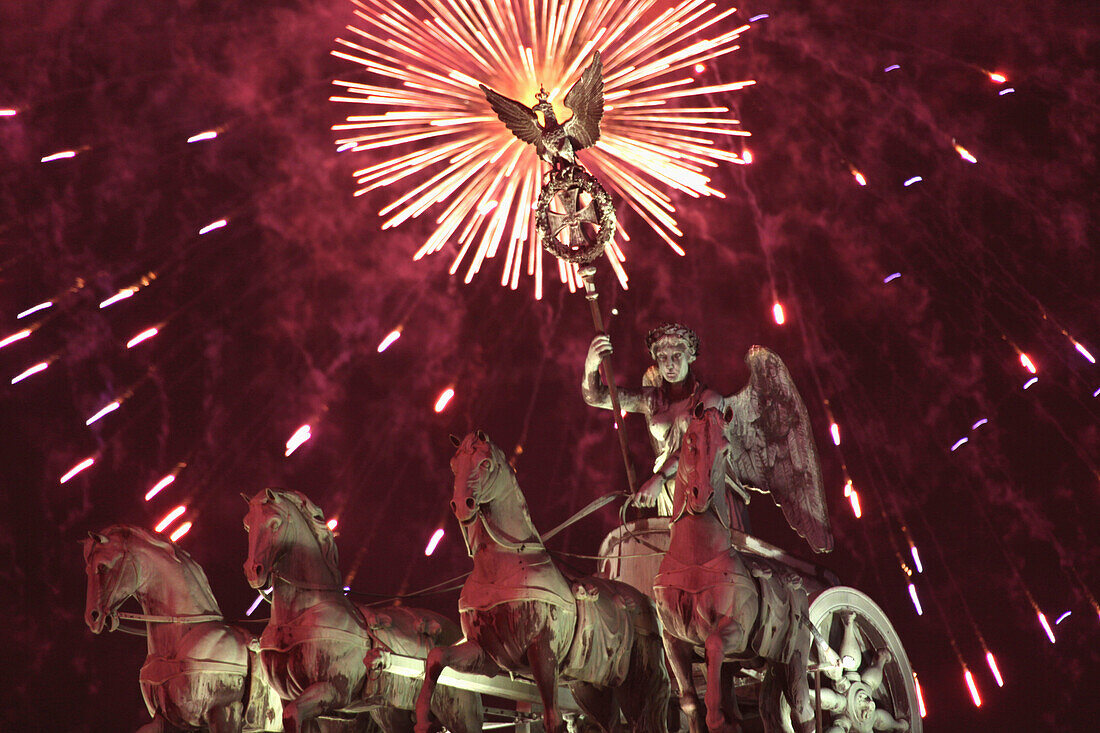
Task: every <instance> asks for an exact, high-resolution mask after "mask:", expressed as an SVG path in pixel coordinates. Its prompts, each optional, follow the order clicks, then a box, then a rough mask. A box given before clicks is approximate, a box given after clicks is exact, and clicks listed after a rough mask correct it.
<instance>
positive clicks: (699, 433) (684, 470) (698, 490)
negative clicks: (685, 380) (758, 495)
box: [673, 404, 733, 522]
mask: <svg viewBox="0 0 1100 733" xmlns="http://www.w3.org/2000/svg"><path fill="white" fill-rule="evenodd" d="M732 416H733V415H732V412H731V410H730V409H729V408H727V409H726V411H725V413H722V412H720V411H719V410H718V408H716V407H704V406H703V405H702V404H699V405H697V406H696V407H695V413H694V416H693V417H692V420H691V422H690V423H688V427H687V430H686V431H685V433H684V437H683V439H682V440H681V442H680V464H679V468H678V469H677V472H676V492H675V494H676V495H675V498H674V504H676V505H677V506H675V508H674V511H673V515H674V516H679V515H680V513H681V511H684V510H686V511H688V512H690V513H692V514H703V513H704V512H706V511H707V510H708V509H709V508H710V507H711V504H712V502H713V503H715V504H716V506H715V508H716V509H718V510H720V511H722V510H725V512H726V514H728V508H727V507H726V501H725V491H721V490H720V489H723V488H724V487H725V470H726V455H727V453H728V452H729V447H730V444H729V440H728V439H727V437H726V425H727V424H728V423H729V421H730V419H731V418H732ZM716 489H719V490H716ZM719 505H720V506H719ZM727 522H728V516H727Z"/></svg>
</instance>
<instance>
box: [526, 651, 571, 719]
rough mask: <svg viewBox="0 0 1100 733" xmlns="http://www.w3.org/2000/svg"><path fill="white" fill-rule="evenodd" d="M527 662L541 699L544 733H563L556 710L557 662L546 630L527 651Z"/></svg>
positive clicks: (558, 711) (559, 716)
mask: <svg viewBox="0 0 1100 733" xmlns="http://www.w3.org/2000/svg"><path fill="white" fill-rule="evenodd" d="M527 662H528V663H529V664H530V665H531V676H532V677H534V678H535V684H536V685H537V686H538V688H539V697H541V698H542V710H543V712H542V725H543V727H544V728H545V729H546V733H564V731H565V726H564V724H563V722H562V718H561V711H560V710H558V660H557V657H555V656H554V651H553V650H552V649H551V648H550V631H549V630H548V629H547V630H544V631H543V632H542V633H541V634H539V635H538V636H536V637H535V639H534V641H533V642H532V644H531V646H530V647H529V648H528V649H527Z"/></svg>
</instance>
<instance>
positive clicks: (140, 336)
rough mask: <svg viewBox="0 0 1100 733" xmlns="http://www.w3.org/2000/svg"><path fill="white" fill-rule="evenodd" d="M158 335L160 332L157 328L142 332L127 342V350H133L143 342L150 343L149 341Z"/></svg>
mask: <svg viewBox="0 0 1100 733" xmlns="http://www.w3.org/2000/svg"><path fill="white" fill-rule="evenodd" d="M158 333H160V331H159V330H158V329H156V328H147V329H145V330H144V331H142V332H141V333H139V334H138V335H137V336H134V337H133V338H132V339H130V340H129V341H127V342H126V348H127V349H132V348H134V347H135V346H137V345H138V344H140V343H141V342H142V341H148V340H149V339H151V338H153V337H154V336H156V335H157V334H158Z"/></svg>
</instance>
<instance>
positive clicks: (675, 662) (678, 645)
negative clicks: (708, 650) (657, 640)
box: [662, 631, 706, 733]
mask: <svg viewBox="0 0 1100 733" xmlns="http://www.w3.org/2000/svg"><path fill="white" fill-rule="evenodd" d="M662 641H664V643H665V657H666V658H667V659H668V666H669V667H670V668H671V669H672V676H673V677H675V678H676V686H677V687H678V688H679V689H680V709H681V710H683V711H684V715H686V716H687V719H688V730H689V731H691V733H706V728H704V727H703V714H702V712H703V711H702V709H701V708H700V707H699V696H698V695H697V694H696V693H695V680H694V679H692V675H691V661H692V659H693V658H694V656H695V652H694V650H693V649H692V645H691V644H690V643H688V642H686V641H683V640H681V639H677V638H675V637H672V636H670V635H669V634H668V633H667V631H666V633H665V634H663V635H662Z"/></svg>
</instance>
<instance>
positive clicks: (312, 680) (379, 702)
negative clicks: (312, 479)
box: [244, 489, 484, 733]
mask: <svg viewBox="0 0 1100 733" xmlns="http://www.w3.org/2000/svg"><path fill="white" fill-rule="evenodd" d="M245 500H246V501H248V514H247V516H246V517H245V520H244V524H245V529H246V530H247V531H248V559H247V560H246V561H245V563H244V572H245V576H246V577H247V578H248V582H249V584H250V585H251V586H252V587H253V588H256V589H262V588H267V587H269V586H270V587H272V589H273V590H272V599H271V620H270V621H269V622H268V625H267V628H266V629H264V632H263V634H262V635H261V637H260V658H261V661H262V663H263V666H264V669H265V671H266V673H267V675H268V677H269V678H270V679H271V681H272V684H273V685H274V686H275V689H276V690H277V691H278V693H279V695H280V696H281V697H282V698H283V700H284V708H283V726H284V728H285V730H287V731H294V732H295V733H297V731H300V730H303V729H304V726H305V725H306V724H308V723H309V722H310V721H314V720H316V719H317V718H318V716H321V715H324V714H327V713H332V712H337V711H339V712H345V713H356V712H363V711H369V712H370V714H371V717H372V718H374V720H375V722H376V723H377V724H378V725H379V727H381V728H382V730H383V731H385V733H408V732H410V731H412V729H413V719H412V715H411V714H410V712H409V711H411V710H412V709H413V704H414V702H415V700H416V694H417V691H418V684H419V683H418V682H417V681H416V680H413V679H407V678H403V677H397V676H395V675H392V674H390V673H387V672H379V671H377V670H374V669H371V668H368V667H367V666H366V665H365V664H364V661H363V660H364V656H367V655H369V654H370V653H372V652H375V653H376V652H378V651H392V652H394V653H397V654H401V655H404V656H412V657H421V658H423V657H424V656H426V655H427V653H428V650H429V649H431V648H432V647H434V646H437V645H439V644H448V643H453V642H455V641H457V640H458V639H459V637H460V636H461V634H460V633H459V631H458V628H457V627H456V625H455V624H454V623H453V622H451V621H448V620H447V619H445V618H443V617H442V616H439V615H438V614H434V613H432V612H430V611H422V610H418V609H412V608H404V607H398V606H386V607H380V608H368V607H358V606H356V605H355V604H354V603H352V602H351V601H350V600H349V599H348V598H347V596H346V595H345V592H344V588H343V583H341V578H340V571H339V563H338V560H337V552H336V540H335V538H334V537H333V535H332V531H331V530H330V529H329V528H328V527H327V526H326V524H325V519H324V514H323V513H322V512H321V510H320V509H319V508H318V507H317V506H316V505H315V504H314V503H313V502H312V501H310V500H309V498H307V497H306V496H305V495H304V494H301V493H299V492H296V491H284V490H278V489H265V490H263V491H260V492H258V493H257V494H256V495H255V496H253V497H252V498H249V497H247V496H246V497H245ZM431 712H432V713H434V715H435V718H436V720H438V723H437V722H435V721H433V726H434V727H435V728H438V727H439V723H442V725H444V726H446V728H447V730H449V731H451V733H479V732H480V731H481V725H482V718H483V715H484V709H483V708H482V705H481V698H480V696H478V695H476V694H474V693H470V692H463V691H458V690H452V689H450V688H448V689H446V690H440V692H439V694H438V695H435V696H434V697H433V698H431Z"/></svg>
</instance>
